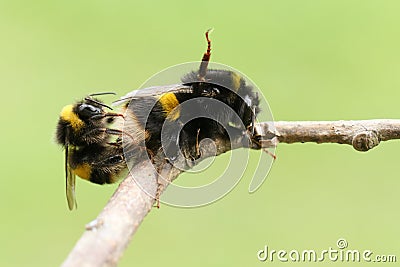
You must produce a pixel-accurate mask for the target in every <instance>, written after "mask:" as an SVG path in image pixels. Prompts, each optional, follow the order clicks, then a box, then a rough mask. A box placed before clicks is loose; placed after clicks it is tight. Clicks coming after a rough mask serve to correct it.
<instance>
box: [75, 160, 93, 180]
mask: <svg viewBox="0 0 400 267" xmlns="http://www.w3.org/2000/svg"><path fill="white" fill-rule="evenodd" d="M73 171H74V173H75V174H76V175H78V176H79V177H81V178H82V179H85V180H90V175H91V174H92V168H91V167H90V165H89V164H87V163H83V164H80V165H78V166H76V168H75V169H73Z"/></svg>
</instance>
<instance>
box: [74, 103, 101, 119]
mask: <svg viewBox="0 0 400 267" xmlns="http://www.w3.org/2000/svg"><path fill="white" fill-rule="evenodd" d="M78 110H79V115H80V116H81V117H83V118H90V117H93V116H95V115H98V114H101V113H102V110H101V109H100V108H97V107H95V106H92V105H88V104H81V105H80V106H79V108H78Z"/></svg>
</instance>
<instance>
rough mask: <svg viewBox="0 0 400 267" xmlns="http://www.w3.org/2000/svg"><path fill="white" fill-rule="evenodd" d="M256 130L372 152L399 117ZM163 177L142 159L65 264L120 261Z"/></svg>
mask: <svg viewBox="0 0 400 267" xmlns="http://www.w3.org/2000/svg"><path fill="white" fill-rule="evenodd" d="M256 132H257V133H258V134H260V135H261V142H262V145H263V146H264V147H272V146H274V145H276V140H278V141H279V142H280V143H296V142H301V143H304V142H316V143H338V144H348V145H352V146H353V147H354V148H355V149H356V150H358V151H368V150H369V149H372V148H373V147H375V146H377V145H378V144H379V143H380V141H387V140H391V139H400V120H363V121H316V122H312V121H303V122H302V121H298V122H285V121H281V122H274V123H271V122H262V123H259V124H258V125H257V126H256ZM246 142H247V141H246V138H244V137H243V138H238V139H237V140H231V142H226V141H224V139H218V138H217V139H216V142H215V146H214V145H213V144H204V145H203V146H202V147H201V152H202V159H204V158H206V157H209V156H212V155H215V154H217V155H219V154H221V153H224V152H226V151H229V150H231V149H235V148H238V147H245V146H246ZM215 148H216V152H214V151H215ZM179 160H184V159H179ZM161 161H162V160H161ZM161 161H160V162H161ZM156 165H157V166H159V167H157V168H158V172H159V173H160V175H161V176H162V177H164V178H166V179H167V180H169V181H173V180H174V179H175V178H177V177H178V175H179V174H180V173H181V171H180V170H178V169H176V168H174V167H173V166H172V165H170V164H165V163H164V164H156ZM132 173H134V174H135V178H133V177H132ZM158 176H159V174H158V173H157V171H155V168H154V165H153V164H151V163H150V162H149V161H143V162H141V163H139V164H137V165H136V166H135V167H134V168H133V169H132V171H131V172H130V174H129V175H128V176H127V177H126V178H125V179H124V181H122V182H121V184H120V185H119V187H118V189H117V190H116V191H115V193H114V195H113V196H112V197H111V199H110V201H109V202H108V203H107V205H106V206H105V208H104V209H103V211H102V212H101V213H100V215H99V216H98V217H97V219H95V220H94V221H92V222H91V223H89V224H88V225H87V226H86V231H85V232H84V233H83V235H82V237H81V238H80V240H79V241H78V242H77V243H76V245H75V247H74V248H73V250H72V251H71V252H70V254H69V255H68V257H67V259H66V260H65V261H64V263H63V265H62V266H64V267H69V266H116V265H117V263H118V260H119V259H120V257H121V256H122V254H123V252H124V250H125V249H126V247H127V246H128V244H129V242H130V240H131V238H132V236H133V235H134V234H135V232H136V230H137V229H138V227H139V226H140V223H141V222H142V221H143V219H144V217H145V216H146V215H147V213H148V212H149V211H150V210H151V208H152V207H153V205H154V201H155V200H154V197H152V196H154V195H156V191H157V188H158V182H160V180H159V179H158ZM135 179H136V180H137V181H139V183H140V186H141V187H143V189H144V190H143V189H142V188H141V187H140V186H139V185H138V183H137V182H136V181H135ZM167 185H168V184H166V183H165V182H164V183H163V184H162V187H161V189H162V190H164V189H165V188H166V187H167ZM145 191H146V192H148V193H149V195H148V194H146V193H145ZM150 195H152V196H150Z"/></svg>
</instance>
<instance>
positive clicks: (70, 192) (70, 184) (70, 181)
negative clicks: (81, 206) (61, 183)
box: [65, 145, 77, 210]
mask: <svg viewBox="0 0 400 267" xmlns="http://www.w3.org/2000/svg"><path fill="white" fill-rule="evenodd" d="M65 175H66V177H65V189H66V195H67V202H68V208H69V210H73V209H74V207H75V208H76V207H77V205H76V198H75V178H76V177H75V173H74V172H73V171H72V169H71V167H70V166H69V146H68V145H67V146H66V147H65Z"/></svg>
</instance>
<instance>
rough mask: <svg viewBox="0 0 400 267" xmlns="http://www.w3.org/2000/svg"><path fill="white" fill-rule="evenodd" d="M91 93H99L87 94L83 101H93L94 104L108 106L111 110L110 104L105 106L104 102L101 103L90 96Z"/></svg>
mask: <svg viewBox="0 0 400 267" xmlns="http://www.w3.org/2000/svg"><path fill="white" fill-rule="evenodd" d="M93 95H99V94H92V95H89V96H87V97H85V101H88V102H92V103H95V104H97V105H99V106H102V107H105V108H108V109H109V110H113V109H112V108H111V107H110V106H107V105H106V104H103V103H101V102H100V101H97V100H96V99H93V98H91V97H92V96H93Z"/></svg>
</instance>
